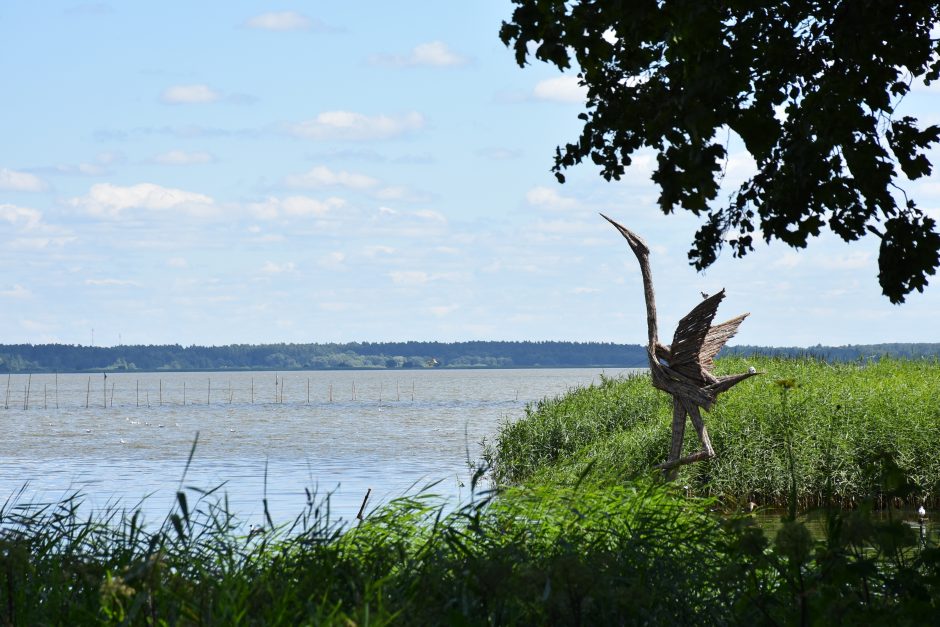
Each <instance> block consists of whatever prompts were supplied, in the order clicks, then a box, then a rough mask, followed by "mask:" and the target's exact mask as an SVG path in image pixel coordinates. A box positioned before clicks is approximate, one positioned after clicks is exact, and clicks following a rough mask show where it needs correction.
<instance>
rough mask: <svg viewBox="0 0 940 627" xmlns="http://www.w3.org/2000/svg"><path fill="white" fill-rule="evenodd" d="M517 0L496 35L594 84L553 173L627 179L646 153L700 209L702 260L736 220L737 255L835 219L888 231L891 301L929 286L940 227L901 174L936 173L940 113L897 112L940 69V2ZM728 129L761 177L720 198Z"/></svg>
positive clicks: (845, 227) (666, 190)
mask: <svg viewBox="0 0 940 627" xmlns="http://www.w3.org/2000/svg"><path fill="white" fill-rule="evenodd" d="M513 1H514V4H516V5H517V8H516V9H515V11H514V13H513V15H512V19H511V21H510V22H508V23H503V26H502V29H501V31H500V37H501V39H502V41H503V42H504V43H505V44H506V45H511V46H512V47H513V49H514V51H515V56H516V61H517V63H518V64H519V65H525V64H526V62H527V61H528V59H529V56H530V54H531V55H532V56H534V57H535V58H536V59H538V60H540V61H544V62H547V63H550V64H553V65H555V66H557V67H558V68H559V69H563V70H564V69H567V68H569V67H571V66H572V65H576V69H577V71H578V77H579V79H580V80H581V83H582V84H583V85H584V86H586V87H587V100H586V103H585V109H586V110H585V112H584V113H581V114H580V115H579V118H580V119H581V120H582V121H583V122H584V126H583V129H582V131H581V135H580V137H579V138H578V139H577V140H576V141H575V142H573V143H568V144H566V145H565V146H564V148H559V149H558V150H557V152H556V156H555V166H554V170H555V173H556V176H557V177H558V179H559V181H561V182H564V175H563V174H562V170H564V169H566V168H569V167H571V166H573V165H575V164H577V163H581V162H582V161H583V160H585V159H590V160H591V161H592V162H593V163H594V164H595V165H597V166H599V167H600V169H601V175H602V176H604V177H605V178H606V179H608V180H610V179H619V178H620V177H621V176H622V175H623V173H624V171H625V169H626V168H627V167H628V166H629V165H630V164H631V158H632V155H633V154H634V153H635V152H636V151H637V150H640V149H643V148H650V149H653V150H655V151H656V152H657V153H658V154H657V168H656V170H655V172H654V173H653V175H652V179H653V181H654V182H655V183H657V184H658V185H659V187H660V190H661V193H660V196H659V205H660V208H661V209H662V211H663V212H664V213H667V214H668V213H672V212H673V211H674V210H675V208H676V207H677V206H678V207H681V208H683V209H687V210H689V211H691V212H693V213H694V214H695V215H697V216H698V215H701V214H703V213H704V214H705V215H706V217H705V221H704V224H703V225H702V227H701V228H700V229H699V230H698V232H697V233H696V235H695V240H694V243H693V246H692V250H691V251H690V252H689V257H690V259H691V261H692V263H693V265H695V266H696V267H697V268H699V269H701V268H705V267H707V266H709V265H710V264H711V263H713V262H714V261H715V259H716V258H717V255H718V252H719V251H720V249H721V247H722V246H723V244H724V241H725V235H726V234H728V233H737V235H735V236H734V237H732V238H730V239H729V240H728V243H729V244H730V246H731V247H732V249H733V251H734V253H735V255H736V256H741V255H744V254H746V253H747V252H748V251H750V250H753V240H754V237H755V235H754V234H755V233H756V234H758V235H760V236H762V237H763V238H764V239H765V240H767V241H770V240H771V239H779V240H781V241H783V242H786V243H787V244H788V245H790V246H793V247H798V248H803V247H805V246H806V245H807V240H808V238H809V237H810V236H816V235H819V233H820V231H821V230H822V229H823V228H825V227H827V226H828V227H829V229H830V230H832V231H833V232H834V233H836V234H837V235H839V236H840V237H841V238H842V239H844V240H845V241H854V240H857V239H859V238H861V237H862V236H864V235H865V234H866V233H873V234H875V235H876V236H877V237H879V238H880V239H881V250H880V254H879V267H880V273H879V282H880V284H881V287H882V290H883V292H884V294H885V295H886V296H888V298H889V299H890V300H891V301H892V302H895V303H897V302H902V301H903V300H904V298H905V296H906V295H907V294H908V293H910V292H911V291H913V290H918V291H923V289H924V286H926V285H927V276H928V275H933V274H934V272H935V271H936V268H937V265H938V264H940V234H938V233H937V231H936V223H935V221H934V220H933V219H932V218H930V217H929V216H927V215H926V214H925V213H924V212H923V211H921V210H920V209H918V208H917V206H916V205H915V203H914V201H913V200H911V199H909V198H908V196H907V195H906V194H904V193H903V191H899V187H898V184H899V179H900V176H901V175H902V174H903V176H904V177H905V178H906V179H907V180H915V179H918V178H921V177H924V176H927V175H929V174H930V172H931V164H930V161H929V160H928V158H927V156H926V153H927V151H928V150H930V148H931V147H932V146H933V145H934V144H936V143H937V142H938V141H940V126H937V125H932V126H928V127H926V128H922V127H921V126H920V124H919V122H918V121H917V120H916V119H915V118H913V117H910V116H903V117H897V116H896V115H895V113H896V108H897V106H898V104H899V102H900V100H901V99H902V98H903V97H904V95H905V94H907V93H908V92H909V91H910V89H911V84H912V83H913V82H914V81H915V80H917V79H922V80H924V82H925V83H927V84H930V83H931V82H932V81H935V80H937V78H938V77H940V55H938V51H940V44H938V42H937V40H936V39H934V38H932V36H931V30H932V29H933V28H936V26H937V24H938V22H940V5H938V3H937V2H935V1H932V0H915V1H910V2H905V3H903V7H899V5H898V3H897V2H896V0H872V1H868V2H846V1H844V0H792V1H790V2H786V3H778V2H763V3H755V2H717V1H714V0H709V1H701V2H684V1H679V0H665V1H658V2H653V1H650V0H646V1H643V2H630V3H626V2H617V1H615V0H601V1H595V0H591V1H589V0H575V1H573V2H571V1H563V0H513ZM781 113H782V114H783V115H781ZM729 131H734V133H736V134H737V135H738V136H739V137H740V138H741V139H742V140H743V142H744V146H745V148H746V149H747V151H748V152H749V153H750V154H751V156H752V157H753V158H754V160H755V162H756V164H757V173H756V174H755V175H754V176H752V177H751V178H749V179H748V180H746V181H745V182H744V183H743V184H741V186H740V188H739V189H738V190H737V192H736V193H734V194H732V195H731V196H730V198H729V200H728V202H727V204H725V205H723V206H722V205H718V206H715V204H714V202H713V201H715V199H716V198H717V197H718V194H719V190H720V185H721V180H722V178H723V177H724V173H725V170H726V166H727V159H728V146H727V142H728V134H729ZM896 166H897V167H899V168H900V171H901V172H900V173H899V172H898V171H897V167H896Z"/></svg>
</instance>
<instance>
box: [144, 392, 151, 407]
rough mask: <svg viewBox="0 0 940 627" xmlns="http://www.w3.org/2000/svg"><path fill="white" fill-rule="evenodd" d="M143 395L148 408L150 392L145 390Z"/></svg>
mask: <svg viewBox="0 0 940 627" xmlns="http://www.w3.org/2000/svg"><path fill="white" fill-rule="evenodd" d="M144 394H146V398H147V407H150V390H147V391H146V392H144Z"/></svg>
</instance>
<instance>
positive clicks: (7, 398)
mask: <svg viewBox="0 0 940 627" xmlns="http://www.w3.org/2000/svg"><path fill="white" fill-rule="evenodd" d="M12 376H13V374H12V373H11V374H8V375H7V395H6V396H5V397H4V399H3V408H4V409H10V377H12Z"/></svg>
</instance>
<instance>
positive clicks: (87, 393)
mask: <svg viewBox="0 0 940 627" xmlns="http://www.w3.org/2000/svg"><path fill="white" fill-rule="evenodd" d="M90 396H91V377H88V387H86V388H85V409H88V398H89V397H90Z"/></svg>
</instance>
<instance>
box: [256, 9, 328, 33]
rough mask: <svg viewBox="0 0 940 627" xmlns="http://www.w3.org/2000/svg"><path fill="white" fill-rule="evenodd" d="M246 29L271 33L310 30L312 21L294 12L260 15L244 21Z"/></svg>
mask: <svg viewBox="0 0 940 627" xmlns="http://www.w3.org/2000/svg"><path fill="white" fill-rule="evenodd" d="M245 26H247V27H248V28H257V29H259V30H273V31H291V30H310V27H311V26H313V21H312V20H311V19H310V18H309V17H307V16H306V15H303V14H302V13H297V12H296V11H281V12H270V13H262V14H261V15H255V16H254V17H251V18H248V19H247V20H245Z"/></svg>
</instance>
